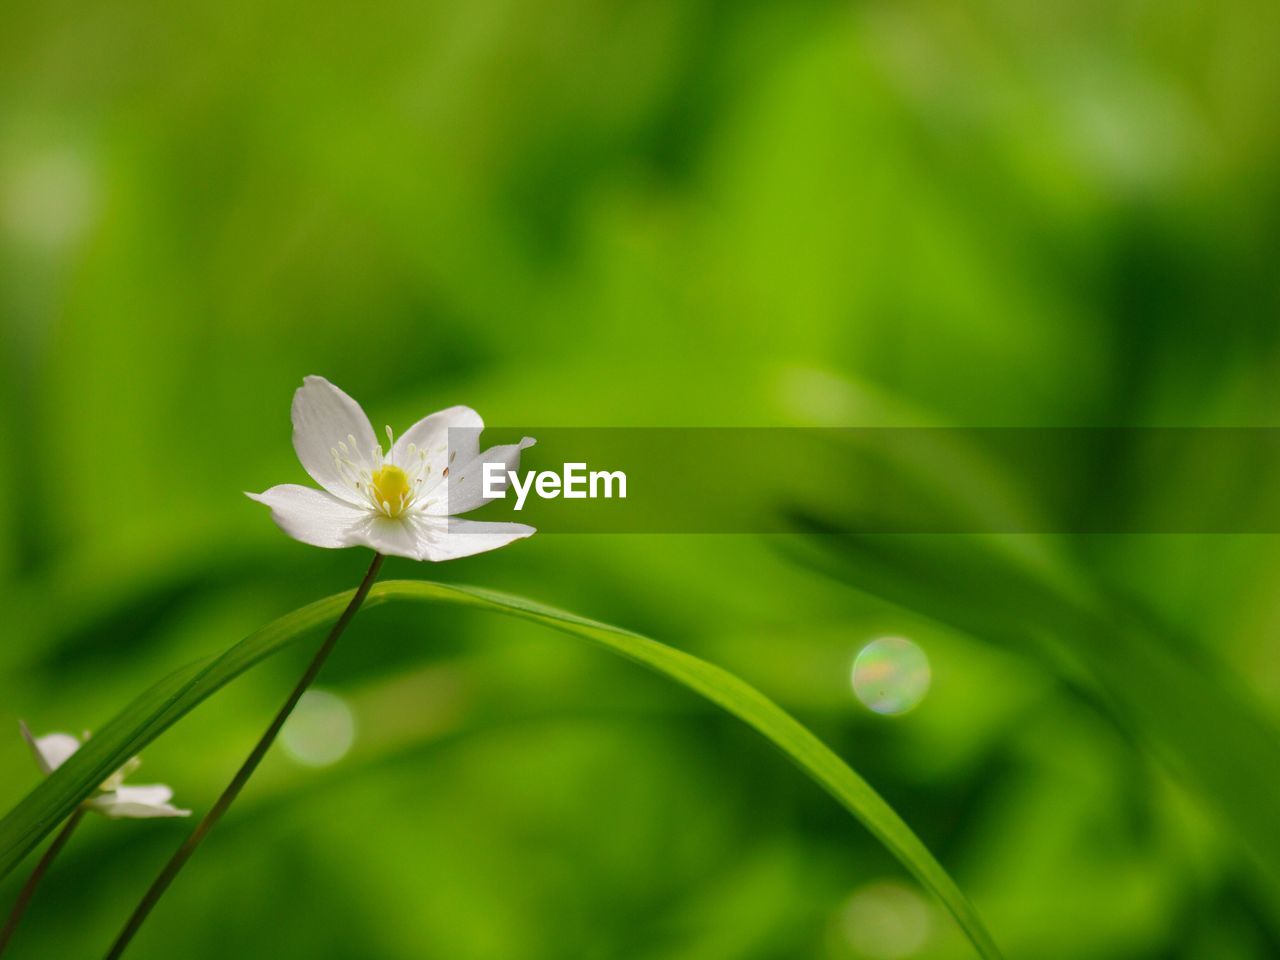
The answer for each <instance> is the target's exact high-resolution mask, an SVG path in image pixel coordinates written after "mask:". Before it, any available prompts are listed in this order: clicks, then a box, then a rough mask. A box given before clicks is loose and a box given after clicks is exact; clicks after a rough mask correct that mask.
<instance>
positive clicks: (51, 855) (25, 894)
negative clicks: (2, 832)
mask: <svg viewBox="0 0 1280 960" xmlns="http://www.w3.org/2000/svg"><path fill="white" fill-rule="evenodd" d="M83 818H84V807H76V809H75V812H74V813H73V814H71V816H70V817H69V818H67V823H66V825H65V826H64V827H63V828H62V830H61V832H59V834H58V835H57V836H56V837H54V840H53V843H51V844H49V849H48V850H46V851H45V852H44V856H43V857H41V858H40V862H39V863H37V864H36V868H35V869H34V870H32V871H31V876H29V877H27V882H26V883H25V884H24V885H23V887H22V891H21V892H20V893H19V894H18V900H17V902H16V903H14V905H13V909H12V910H10V911H9V919H8V920H6V921H5V923H4V929H3V930H0V954H2V953H4V950H5V947H7V946H9V941H10V940H12V939H13V932H14V931H15V930H17V929H18V923H19V922H20V921H21V920H22V915H23V914H24V913H26V912H27V904H29V903H30V902H31V897H32V895H34V894H35V892H36V887H38V886H39V885H40V881H41V880H43V879H44V875H45V873H46V871H48V869H49V864H51V863H53V861H54V859H55V858H56V857H57V856H58V854H59V853H61V852H62V848H63V847H65V846H66V845H67V841H68V840H70V839H71V834H72V833H74V832H75V829H76V827H77V826H79V825H80V821H81V819H83Z"/></svg>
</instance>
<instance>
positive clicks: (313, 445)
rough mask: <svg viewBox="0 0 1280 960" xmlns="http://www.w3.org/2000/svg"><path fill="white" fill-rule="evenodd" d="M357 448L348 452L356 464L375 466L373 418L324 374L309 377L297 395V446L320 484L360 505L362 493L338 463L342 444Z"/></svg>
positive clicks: (295, 447) (294, 446)
mask: <svg viewBox="0 0 1280 960" xmlns="http://www.w3.org/2000/svg"><path fill="white" fill-rule="evenodd" d="M351 437H354V438H355V444H356V445H355V449H354V450H350V452H349V453H347V454H346V455H347V456H349V457H350V458H351V459H352V460H353V461H355V462H356V463H361V462H362V461H363V462H364V463H365V464H366V465H373V464H372V461H373V450H374V448H375V447H376V446H377V445H378V441H377V438H376V437H375V436H374V433H373V427H372V426H370V425H369V418H368V417H366V416H365V415H364V411H363V410H361V409H360V404H358V403H356V402H355V401H354V400H352V399H351V398H350V397H349V396H347V395H346V394H345V393H343V392H342V391H341V390H339V389H338V388H337V387H335V386H334V385H333V384H332V383H330V382H329V381H328V380H326V379H325V378H324V377H307V378H306V379H304V380H303V381H302V386H300V387H299V388H298V389H297V391H296V392H295V393H294V395H293V449H294V450H296V451H297V453H298V459H299V460H301V461H302V465H303V466H304V467H306V470H307V473H309V474H311V478H312V479H313V480H315V482H316V483H318V484H320V486H322V487H324V488H325V489H326V490H328V491H329V492H330V493H332V494H333V495H334V496H335V497H340V498H342V499H343V500H346V501H347V502H348V503H353V504H360V503H362V502H363V498H362V497H361V495H360V494H359V493H358V492H357V491H356V490H355V489H354V488H353V487H352V486H351V484H350V483H348V482H347V481H346V480H345V479H344V478H343V476H342V473H341V471H339V469H338V467H337V464H335V463H334V459H333V451H334V450H341V447H339V446H338V445H339V444H342V446H343V447H347V448H350V446H351V440H350V439H349V438H351Z"/></svg>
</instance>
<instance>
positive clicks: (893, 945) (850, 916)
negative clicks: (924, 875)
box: [840, 880, 933, 960]
mask: <svg viewBox="0 0 1280 960" xmlns="http://www.w3.org/2000/svg"><path fill="white" fill-rule="evenodd" d="M840 929H841V932H842V933H843V934H844V938H845V942H846V943H847V944H848V946H849V947H850V948H851V950H852V951H853V954H854V956H856V957H864V958H866V960H906V958H908V957H912V956H915V955H916V954H917V953H919V952H920V951H921V949H923V947H924V946H925V944H926V943H928V941H929V936H930V934H931V932H932V930H933V910H932V908H931V907H930V905H929V904H928V903H927V902H926V901H925V899H924V897H922V896H921V895H920V894H919V893H918V892H917V891H915V890H913V889H912V888H911V887H908V886H906V885H905V884H902V883H897V882H896V881H892V880H882V881H878V882H876V883H869V884H867V885H866V886H863V887H859V888H858V889H857V890H855V891H854V892H853V893H852V894H850V896H849V899H847V900H846V901H845V902H844V906H843V907H841V909H840Z"/></svg>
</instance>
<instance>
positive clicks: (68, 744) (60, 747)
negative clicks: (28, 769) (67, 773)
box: [18, 721, 80, 776]
mask: <svg viewBox="0 0 1280 960" xmlns="http://www.w3.org/2000/svg"><path fill="white" fill-rule="evenodd" d="M18 726H19V728H21V730H22V738H23V739H24V740H26V741H27V746H29V747H30V748H31V752H32V753H33V754H34V755H35V758H36V763H37V764H39V765H40V769H41V770H42V771H43V772H44V774H45V776H48V775H49V774H51V773H53V771H55V770H57V769H58V768H59V767H60V766H62V765H63V764H64V763H66V762H67V758H69V757H70V756H71V755H72V754H73V753H75V752H76V751H77V750H79V749H80V741H79V740H77V739H76V738H75V737H73V736H71V734H69V733H51V734H49V735H47V736H44V737H34V736H32V735H31V730H30V728H29V727H28V726H27V725H26V724H25V723H23V722H22V721H19V722H18Z"/></svg>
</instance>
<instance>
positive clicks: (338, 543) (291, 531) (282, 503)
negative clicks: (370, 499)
mask: <svg viewBox="0 0 1280 960" xmlns="http://www.w3.org/2000/svg"><path fill="white" fill-rule="evenodd" d="M245 496H246V497H248V498H249V499H250V500H256V501H258V503H265V504H266V505H267V506H268V507H270V508H271V519H272V520H274V521H275V522H276V526H278V527H279V528H280V529H281V530H283V531H284V532H285V533H287V534H288V535H289V536H291V537H293V539H295V540H301V541H302V542H303V543H309V544H311V546H313V547H329V548H335V547H350V546H354V545H355V544H356V543H359V542H360V541H359V540H353V539H352V531H353V529H354V528H356V527H359V526H360V524H361V523H362V522H363V521H364V520H365V518H366V517H367V516H368V513H369V512H368V511H367V510H361V509H359V508H357V507H354V506H352V505H351V504H349V503H346V502H344V501H342V500H339V499H338V498H337V497H335V496H332V495H330V494H327V493H325V492H324V491H323V490H315V489H312V488H311V487H301V486H298V485H297V484H294V483H283V484H280V485H279V486H277V487H272V488H271V489H270V490H267V491H265V492H263V493H246V494H245Z"/></svg>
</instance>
